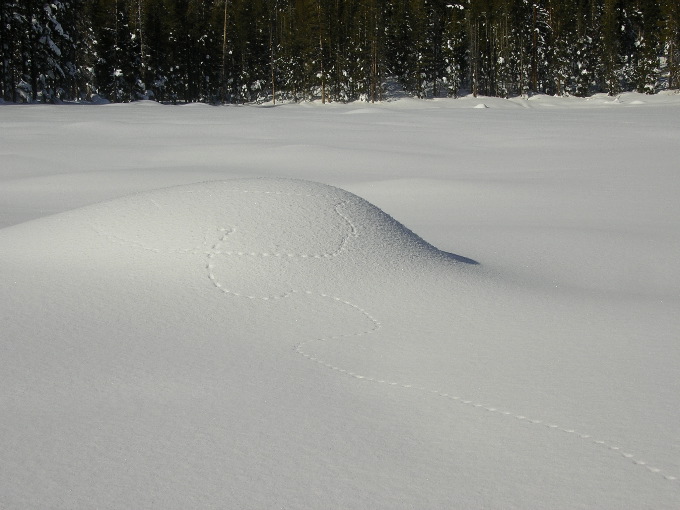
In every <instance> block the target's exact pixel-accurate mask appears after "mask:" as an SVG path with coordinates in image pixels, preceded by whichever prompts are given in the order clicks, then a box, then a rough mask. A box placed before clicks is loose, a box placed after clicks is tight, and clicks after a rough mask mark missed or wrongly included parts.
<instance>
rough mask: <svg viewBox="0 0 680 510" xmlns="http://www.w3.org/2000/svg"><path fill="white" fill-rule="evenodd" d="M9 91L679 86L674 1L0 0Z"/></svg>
mask: <svg viewBox="0 0 680 510" xmlns="http://www.w3.org/2000/svg"><path fill="white" fill-rule="evenodd" d="M0 22H1V23H2V25H1V31H0V59H1V62H0V93H1V97H2V98H3V99H4V100H6V101H14V102H22V101H25V102H29V101H47V102H54V101H60V100H83V99H91V98H92V97H93V96H95V95H96V96H101V97H103V98H106V99H108V100H111V101H116V102H123V101H133V100H136V99H143V98H152V99H156V100H158V101H171V102H178V101H181V102H193V101H203V102H213V103H219V102H251V101H266V100H272V99H273V98H275V99H277V100H280V99H289V100H303V99H311V98H317V99H322V100H323V101H352V100H356V99H364V100H371V101H375V100H380V99H382V98H384V97H385V94H386V87H387V84H389V83H396V84H399V85H400V86H401V87H403V89H405V90H406V91H407V92H408V93H410V94H413V95H415V96H418V97H433V96H444V95H447V96H456V95H458V94H461V93H463V92H471V93H473V94H475V95H477V94H481V95H492V96H501V97H505V96H512V95H520V94H529V93H546V94H558V95H563V94H571V95H581V96H583V95H589V94H592V93H595V92H607V93H609V94H617V93H619V92H621V91H625V90H637V91H639V92H649V93H653V92H656V91H658V90H661V89H673V88H680V1H679V0H457V1H456V0H52V1H47V2H46V1H40V0H0Z"/></svg>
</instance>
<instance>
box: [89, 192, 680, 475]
mask: <svg viewBox="0 0 680 510" xmlns="http://www.w3.org/2000/svg"><path fill="white" fill-rule="evenodd" d="M260 182H262V181H260ZM276 184H280V182H279V181H277V183H276ZM330 189H332V188H330ZM221 191H226V192H231V193H243V194H252V195H253V196H258V195H262V196H267V197H301V198H310V199H315V200H320V199H325V200H327V201H328V202H330V203H332V205H329V206H330V207H331V208H332V211H333V214H334V215H335V216H337V217H338V218H340V222H341V223H343V224H344V225H345V228H344V234H343V235H342V236H341V237H340V239H339V240H338V242H337V244H336V245H335V247H334V248H333V249H331V250H327V251H323V250H318V251H309V252H297V251H295V250H292V249H281V250H264V251H262V250H257V249H255V250H248V249H245V248H244V247H237V246H230V244H234V243H231V240H232V239H233V237H234V236H235V235H236V234H237V233H238V232H239V229H240V225H238V224H236V225H232V226H229V227H224V226H223V227H219V228H217V229H216V231H217V233H218V238H217V240H216V241H213V242H210V241H208V240H207V239H208V236H209V234H204V235H203V242H202V244H201V245H196V244H195V243H194V245H193V247H191V248H177V247H173V248H167V247H166V248H160V247H158V246H153V244H152V243H149V242H143V241H141V240H139V239H133V240H130V239H124V238H123V237H121V236H119V235H117V234H113V233H111V232H108V231H106V230H104V229H101V228H98V229H97V231H98V233H99V234H100V235H103V236H105V237H106V238H108V239H109V240H110V241H112V242H116V243H119V244H125V245H128V246H131V247H134V248H137V249H143V250H146V251H150V252H153V253H172V254H181V255H200V256H202V257H205V259H204V260H205V262H204V266H205V271H206V274H207V278H208V279H209V280H210V282H211V284H212V286H213V287H214V288H215V289H217V290H218V291H219V292H221V293H223V294H224V295H228V296H232V297H235V298H241V299H248V300H252V301H274V300H281V299H286V298H289V297H291V296H294V295H297V296H303V297H306V298H310V299H323V300H329V301H332V302H334V303H337V304H338V305H340V306H344V307H349V308H350V309H352V310H354V311H355V312H356V313H358V314H360V315H361V316H363V317H364V318H365V319H366V321H367V323H368V324H369V327H367V328H365V329H361V330H358V331H353V332H349V333H341V334H335V335H326V336H320V337H317V338H311V339H309V340H305V341H302V342H299V343H298V344H297V345H295V346H294V348H293V349H294V352H296V353H297V354H298V355H300V356H301V357H303V358H304V359H306V360H308V361H312V362H314V363H316V364H318V365H320V366H322V367H324V368H326V369H329V370H331V371H333V372H337V373H339V374H343V375H346V376H348V377H352V378H354V379H357V380H361V381H367V382H371V383H375V384H381V385H385V386H391V387H397V388H401V389H403V390H409V391H418V392H421V393H423V394H427V395H431V396H435V397H439V398H445V399H447V400H449V401H451V402H452V403H457V404H460V405H465V406H469V407H473V408H476V409H479V410H480V411H483V412H486V413H493V414H497V415H501V416H506V417H508V418H511V419H514V420H517V421H519V422H521V423H524V424H527V425H535V426H537V427H541V428H544V429H548V430H554V431H556V432H561V433H564V434H568V435H571V436H574V437H577V438H578V439H580V440H583V441H586V442H588V443H589V444H592V445H593V446H596V447H598V448H601V449H605V450H608V451H610V452H612V453H615V454H618V455H620V456H621V457H622V458H624V459H626V460H628V461H630V462H632V463H633V464H634V465H637V466H639V467H642V468H644V469H646V470H647V471H649V472H651V473H654V474H656V475H658V476H660V477H662V478H663V479H664V480H667V481H678V479H679V478H678V477H677V476H673V475H670V474H668V473H666V472H664V471H663V470H662V469H660V468H658V467H656V466H654V465H651V464H649V463H648V462H646V461H644V460H642V459H640V458H639V457H638V456H637V455H634V454H633V453H631V452H630V451H629V450H628V449H626V448H624V447H622V446H619V445H617V444H614V443H611V442H609V441H605V440H601V439H598V438H596V437H592V436H591V435H589V434H586V433H583V432H580V431H577V430H575V429H573V428H570V427H564V426H561V425H558V424H555V423H552V422H547V421H544V420H538V419H533V418H530V417H527V416H525V415H523V414H520V413H517V412H513V411H509V410H506V409H503V408H501V407H498V406H495V405H489V404H484V403H480V402H476V401H474V400H470V399H467V398H465V397H462V396H459V395H455V394H452V393H451V392H447V391H441V390H438V389H433V388H427V387H424V386H419V385H414V384H410V383H408V382H403V381H402V382H400V381H395V380H390V379H389V378H385V377H371V376H367V375H364V374H361V373H358V372H356V371H354V370H352V369H350V368H348V367H342V366H339V365H338V364H335V363H332V362H329V361H328V360H325V359H323V358H321V357H318V356H315V355H314V354H312V353H311V352H310V349H309V347H311V344H313V343H315V342H331V341H337V340H340V339H343V338H351V337H362V336H367V335H371V334H373V333H375V332H377V331H378V330H380V329H381V328H382V327H383V325H382V323H381V322H380V321H379V320H378V319H377V318H376V317H375V316H374V315H373V314H372V313H371V312H370V311H369V310H367V309H365V308H362V307H361V306H359V305H357V304H355V303H353V302H352V301H350V300H347V299H344V298H342V297H339V296H336V295H333V294H332V293H327V292H321V291H319V290H313V289H306V288H295V287H290V288H286V289H284V290H282V291H279V292H271V293H260V294H258V293H257V292H253V291H247V292H244V291H242V290H241V289H238V288H235V287H233V285H230V284H229V283H228V282H227V281H224V280H223V279H221V278H220V275H219V274H218V272H217V269H218V266H220V264H221V263H222V262H224V260H225V259H229V258H233V257H237V258H238V257H250V258H253V260H254V262H253V263H254V264H257V262H255V261H256V260H263V259H272V260H275V261H278V263H280V264H284V265H289V264H292V263H295V264H299V263H300V262H301V261H302V260H305V259H307V260H312V259H316V260H329V259H335V258H337V257H339V256H341V255H342V254H343V253H346V252H347V251H348V250H349V246H350V244H351V242H352V240H353V239H357V238H359V237H360V231H361V229H360V228H359V227H358V226H357V225H356V224H355V222H353V221H352V219H351V217H350V214H349V213H348V212H347V211H346V209H347V208H348V206H349V205H350V201H352V202H353V203H354V204H356V203H361V202H357V201H354V199H353V198H343V199H341V200H340V199H339V197H338V194H339V193H341V192H340V190H337V191H336V192H333V193H328V194H322V193H306V192H287V191H280V190H279V191H271V190H262V189H259V190H258V189H245V188H226V189H225V188H222V190H221ZM183 193H201V194H208V195H209V194H210V190H209V189H199V190H185V191H183ZM342 193H344V192H342ZM347 195H348V196H349V197H353V196H352V195H349V194H347ZM358 200H361V199H358ZM154 206H155V208H156V209H157V210H160V209H161V207H160V206H159V204H158V203H156V202H155V201H154ZM210 231H211V232H213V233H214V232H215V228H214V227H213V228H212V229H211V230H210ZM303 238H304V237H303ZM213 239H214V238H213ZM259 241H260V242H261V240H259ZM293 261H295V262H293Z"/></svg>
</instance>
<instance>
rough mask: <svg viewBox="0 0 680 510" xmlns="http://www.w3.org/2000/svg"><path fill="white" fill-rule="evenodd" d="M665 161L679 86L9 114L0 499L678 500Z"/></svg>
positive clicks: (677, 382) (3, 152) (13, 503)
mask: <svg viewBox="0 0 680 510" xmlns="http://www.w3.org/2000/svg"><path fill="white" fill-rule="evenodd" d="M679 162H680V95H674V94H661V95H657V96H642V95H636V94H625V95H622V96H620V97H618V98H608V97H605V96H597V97H594V98H591V99H588V100H585V99H577V98H549V97H544V96H537V97H533V98H531V99H529V100H526V99H513V100H501V99H492V98H471V97H469V98H462V99H458V100H436V101H416V100H409V99H401V100H398V101H393V102H388V103H383V104H375V105H371V104H358V103H355V104H349V105H340V104H330V105H321V104H310V103H307V104H299V105H295V104H286V105H276V106H275V107H274V106H273V105H264V106H259V107H256V106H245V107H210V106H205V105H188V106H177V107H172V106H162V105H158V104H155V103H150V102H142V103H135V104H130V105H101V106H84V105H83V106H79V105H72V106H41V105H32V106H11V105H2V106H0V508H3V509H25V508H64V509H65V508H69V509H73V508H78V509H80V508H83V509H84V508H103V509H108V508H111V509H129V508H158V509H172V508H176V509H186V508H234V509H268V508H284V509H288V510H290V509H332V508H337V509H382V508H384V509H407V508H438V509H439V508H442V509H443V508H446V509H449V508H455V509H470V508H494V509H508V508H518V509H528V508H536V509H545V508H555V509H566V508H597V509H603V508H604V509H606V508H611V509H620V508H650V509H651V508H654V509H662V508H668V509H671V508H678V504H679V503H678V502H679V501H680V313H678V312H679V311H680V269H679V268H678V254H679V253H680V205H679V204H680V201H679V200H678V197H680V173H679V172H680V164H679ZM310 181H314V182H310ZM371 204H372V205H371ZM383 211H384V212H383ZM402 224H403V225H405V227H404V226H402ZM435 247H436V248H435Z"/></svg>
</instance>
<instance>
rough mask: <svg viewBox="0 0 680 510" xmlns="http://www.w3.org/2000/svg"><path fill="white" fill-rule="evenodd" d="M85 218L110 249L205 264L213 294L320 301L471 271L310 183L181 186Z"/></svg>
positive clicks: (378, 215)
mask: <svg viewBox="0 0 680 510" xmlns="http://www.w3.org/2000/svg"><path fill="white" fill-rule="evenodd" d="M87 216H88V218H89V221H90V222H91V223H92V226H93V228H94V229H95V230H96V231H97V233H98V234H99V235H101V236H102V237H104V238H106V239H108V240H109V241H111V242H113V243H114V244H119V245H123V246H127V247H132V248H136V249H138V250H143V251H146V252H151V253H156V254H175V255H182V254H184V255H198V256H203V257H208V259H209V264H208V267H207V269H208V274H209V277H210V278H211V280H212V281H213V283H214V284H215V285H216V286H218V288H220V289H222V290H223V291H224V290H225V289H229V290H228V291H227V292H229V293H231V294H235V295H237V296H248V297H252V298H269V297H271V298H275V297H283V296H287V295H289V294H290V293H291V289H298V288H300V289H302V288H304V289H307V290H308V289H315V290H317V289H318V291H319V292H322V291H323V288H324V285H326V282H327V281H328V280H329V279H331V280H347V279H353V278H356V277H357V275H363V276H362V278H375V277H376V275H379V274H384V273H386V272H390V271H394V270H395V269H398V270H400V271H408V272H410V273H414V272H416V273H417V272H418V271H423V270H427V268H428V267H429V268H430V269H432V268H434V267H437V264H440V263H446V262H448V261H453V262H468V263H473V264H474V263H475V262H474V261H471V260H469V259H465V258H464V257H460V256H456V255H453V254H449V253H445V252H442V251H440V250H438V249H437V248H435V247H433V246H432V245H430V244H429V243H427V242H426V241H424V240H423V239H421V238H420V237H419V236H417V235H416V234H415V233H413V232H412V231H410V230H409V229H408V228H406V227H405V226H403V225H402V224H401V223H399V222H398V221H396V220H395V219H393V218H392V217H391V216H389V215H388V214H386V213H385V212H383V211H382V210H380V209H379V208H377V207H375V206H373V205H372V204H370V203H369V202H367V201H366V200H364V199H362V198H360V197H358V196H356V195H353V194H352V193H349V192H347V191H344V190H341V189H339V188H335V187H333V186H328V185H324V184H319V183H314V182H310V181H300V180H290V179H265V178H261V179H235V180H229V181H221V182H207V183H201V184H194V185H189V186H180V187H176V188H169V189H165V190H159V191H153V192H149V193H143V194H139V195H135V196H132V197H128V198H124V199H118V200H114V201H112V202H109V203H106V204H99V205H97V206H94V207H92V208H90V209H89V211H88V214H87ZM383 277H384V275H383Z"/></svg>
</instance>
